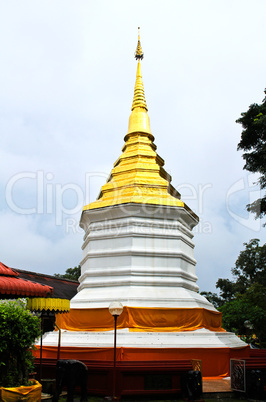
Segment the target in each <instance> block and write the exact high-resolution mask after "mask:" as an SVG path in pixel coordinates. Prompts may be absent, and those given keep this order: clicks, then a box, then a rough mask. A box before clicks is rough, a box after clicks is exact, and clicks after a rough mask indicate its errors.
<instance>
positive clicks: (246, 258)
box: [201, 239, 266, 344]
mask: <svg viewBox="0 0 266 402" xmlns="http://www.w3.org/2000/svg"><path fill="white" fill-rule="evenodd" d="M244 246H245V249H244V250H242V251H241V252H240V254H239V256H238V258H237V260H236V262H235V266H234V268H232V270H231V272H232V275H233V280H232V281H231V280H229V279H221V278H219V279H218V281H217V283H216V288H217V289H219V293H220V294H219V296H217V294H216V293H211V292H208V293H207V292H202V293H201V294H204V295H205V297H207V299H208V300H209V301H210V302H213V300H214V301H215V303H213V304H214V306H215V307H216V308H218V310H219V311H221V312H222V314H223V327H224V328H225V329H226V330H228V331H232V332H235V333H236V334H238V335H245V334H246V335H250V332H252V334H253V333H255V334H256V336H257V338H258V340H259V343H260V344H262V342H266V304H265V300H266V244H264V245H262V246H260V244H259V240H258V239H252V240H250V241H249V243H244ZM245 322H246V324H245ZM247 322H248V323H249V327H252V330H251V328H248V327H247Z"/></svg>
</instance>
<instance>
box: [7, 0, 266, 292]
mask: <svg viewBox="0 0 266 402" xmlns="http://www.w3.org/2000/svg"><path fill="white" fill-rule="evenodd" d="M265 15H266V2H265V0H252V1H251V0H249V1H247V0H219V1H218V0H217V1H216V0H210V1H207V0H201V1H200V0H186V1H184V0H183V1H181V0H174V1H170V0H164V1H156V0H152V1H149V0H142V1H138V0H134V1H125V0H123V1H112V0H107V1H102V0H98V1H90V0H86V1H85V0H84V1H82V0H75V1H68V0H64V1H59V0H51V1H49V0H45V1H42V0H38V1H36V0H28V1H27V0H23V1H14V0H8V1H5V0H0V142H1V147H0V168H1V177H0V191H1V199H0V222H1V226H0V251H1V254H0V260H1V261H2V262H3V263H5V264H6V265H8V266H10V267H16V268H21V269H26V270H31V271H37V272H40V273H47V274H54V273H64V272H65V270H66V269H67V268H69V267H73V266H76V265H78V264H79V262H80V260H81V258H82V252H81V245H82V238H83V232H82V230H81V229H80V228H79V225H78V223H79V219H80V214H81V211H82V207H83V205H85V204H88V203H89V202H91V201H94V200H95V199H96V197H97V195H98V193H99V191H100V188H101V185H102V184H104V182H105V181H106V178H107V176H108V174H109V173H110V171H111V169H112V166H113V163H114V162H115V161H116V159H117V158H118V157H119V155H120V154H121V149H122V146H123V143H124V140H123V138H124V136H125V134H126V133H127V128H128V118H129V115H130V109H131V104H132V99H133V90H134V83H135V75H136V61H135V59H134V51H135V48H136V45H137V27H138V26H140V27H141V44H142V48H143V51H144V54H145V56H144V60H143V62H142V73H143V81H144V88H145V95H146V101H147V104H148V108H149V112H148V113H149V116H150V122H151V129H152V132H153V134H154V136H155V144H156V145H157V151H158V154H159V155H160V156H161V157H162V158H163V159H164V160H165V168H166V170H167V171H168V172H169V173H170V174H171V175H172V184H173V185H174V186H175V187H176V188H177V189H178V190H179V191H180V192H181V195H182V200H184V201H185V202H186V203H187V204H188V205H189V206H190V207H191V208H192V209H193V210H194V211H195V212H196V213H197V214H198V216H199V218H200V224H199V225H198V227H197V228H196V229H195V237H194V242H195V257H196V259H197V268H196V273H197V276H198V278H199V279H198V285H199V286H200V291H202V290H210V291H215V283H216V281H217V279H218V278H220V277H222V278H226V277H230V275H231V274H230V272H231V268H232V267H233V266H234V262H235V260H236V258H237V256H238V254H239V252H240V250H242V249H243V243H244V242H248V241H249V240H250V239H252V238H259V239H261V241H262V242H263V243H264V242H265V238H266V235H265V233H266V228H263V227H262V223H261V222H259V221H258V220H254V217H253V215H249V214H248V213H247V212H246V209H245V205H246V204H247V203H249V202H250V201H252V200H253V199H256V198H258V196H259V189H258V187H257V186H256V185H254V182H255V181H256V179H257V177H256V176H254V175H251V174H249V173H248V172H246V171H243V165H244V162H243V159H242V157H241V155H242V153H241V152H240V151H237V144H238V142H239V140H240V135H241V126H240V125H239V124H236V123H235V120H236V119H237V118H239V117H240V114H241V112H244V111H246V110H247V108H248V107H249V105H250V104H251V103H255V102H256V103H261V102H262V100H263V97H264V92H263V91H264V88H265V87H266V74H265V71H266V52H265V38H266V25H265Z"/></svg>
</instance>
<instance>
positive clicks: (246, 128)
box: [236, 89, 266, 218]
mask: <svg viewBox="0 0 266 402" xmlns="http://www.w3.org/2000/svg"><path fill="white" fill-rule="evenodd" d="M264 92H265V94H266V89H265V91H264ZM236 122H237V123H240V124H241V125H242V127H243V131H242V134H241V141H240V142H239V144H238V148H237V149H238V150H243V151H244V154H243V159H244V160H245V165H244V169H246V170H248V171H249V172H252V173H259V174H260V178H259V184H260V187H261V189H262V190H263V189H265V188H266V97H265V98H264V99H263V101H262V103H261V104H260V105H258V104H257V103H253V104H252V105H250V106H249V109H248V110H247V111H246V112H244V113H241V117H240V118H239V119H238V120H236ZM247 210H248V211H250V212H252V213H254V214H255V217H256V218H262V217H263V216H264V215H265V214H266V195H264V196H263V197H262V198H259V199H258V200H255V201H254V202H253V203H251V204H248V205H247Z"/></svg>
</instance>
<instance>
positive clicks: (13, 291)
mask: <svg viewBox="0 0 266 402" xmlns="http://www.w3.org/2000/svg"><path fill="white" fill-rule="evenodd" d="M52 293H53V288H52V287H51V286H47V285H43V284H40V283H36V282H32V281H29V280H25V279H22V278H20V277H19V273H18V272H17V271H16V270H14V269H11V268H9V267H8V266H6V265H5V264H3V263H1V262H0V297H4V298H17V297H34V296H41V297H46V296H49V295H51V294H52Z"/></svg>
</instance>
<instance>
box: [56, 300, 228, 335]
mask: <svg viewBox="0 0 266 402" xmlns="http://www.w3.org/2000/svg"><path fill="white" fill-rule="evenodd" d="M56 323H57V325H58V326H59V327H60V328H62V329H67V330H70V331H109V330H112V329H113V328H114V319H113V317H112V316H111V314H110V313H109V310H108V308H99V309H71V310H70V312H69V313H65V314H60V315H59V314H58V315H57V317H56ZM221 324H222V313H220V312H216V311H211V310H206V309H203V308H176V309H175V308H170V309H169V308H147V307H126V306H125V307H124V310H123V313H122V314H121V315H120V316H119V317H118V319H117V328H129V330H130V331H146V332H158V331H159V332H180V331H195V330H196V329H200V328H206V329H209V330H210V331H216V332H217V331H218V332H223V331H224V329H222V327H221Z"/></svg>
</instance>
